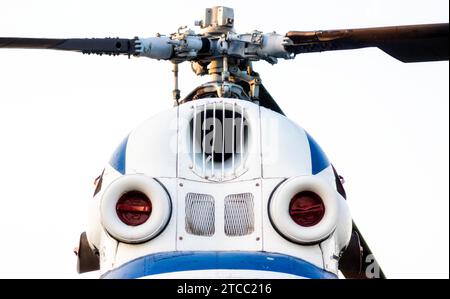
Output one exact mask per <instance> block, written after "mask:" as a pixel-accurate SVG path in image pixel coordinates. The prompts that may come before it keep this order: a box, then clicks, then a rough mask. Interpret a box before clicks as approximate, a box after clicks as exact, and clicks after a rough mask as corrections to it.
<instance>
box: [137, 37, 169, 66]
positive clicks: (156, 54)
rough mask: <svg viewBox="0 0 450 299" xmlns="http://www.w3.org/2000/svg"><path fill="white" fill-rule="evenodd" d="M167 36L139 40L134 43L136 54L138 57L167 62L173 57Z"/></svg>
mask: <svg viewBox="0 0 450 299" xmlns="http://www.w3.org/2000/svg"><path fill="white" fill-rule="evenodd" d="M170 41H171V40H170V38H168V37H167V36H160V37H150V38H139V39H138V40H137V41H136V45H135V47H136V52H137V53H138V55H139V56H145V57H149V58H153V59H158V60H159V59H164V60H168V59H170V58H171V57H172V55H173V46H172V45H171V44H170Z"/></svg>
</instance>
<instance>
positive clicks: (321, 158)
mask: <svg viewBox="0 0 450 299" xmlns="http://www.w3.org/2000/svg"><path fill="white" fill-rule="evenodd" d="M305 133H306V136H307V137H308V142H309V149H310V151H311V166H312V174H313V175H314V174H318V173H319V172H321V171H322V170H324V169H325V168H327V167H328V166H330V161H329V160H328V158H327V155H325V153H324V151H323V150H322V148H321V147H320V145H319V144H318V143H317V142H316V141H315V140H314V138H312V137H311V135H309V134H308V133H307V132H306V131H305Z"/></svg>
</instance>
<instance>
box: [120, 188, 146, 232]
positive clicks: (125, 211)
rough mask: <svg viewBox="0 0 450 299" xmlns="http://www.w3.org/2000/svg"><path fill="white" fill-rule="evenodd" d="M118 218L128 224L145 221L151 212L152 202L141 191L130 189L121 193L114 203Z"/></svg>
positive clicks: (135, 224)
mask: <svg viewBox="0 0 450 299" xmlns="http://www.w3.org/2000/svg"><path fill="white" fill-rule="evenodd" d="M116 212H117V215H118V216H119V219H120V220H121V221H122V222H123V223H125V224H126V225H129V226H138V225H141V224H143V223H145V222H146V221H147V220H148V218H149V217H150V214H151V213H152V203H151V201H150V199H149V198H148V197H147V196H146V195H145V194H144V193H142V192H139V191H130V192H127V193H125V194H123V195H122V196H121V197H120V198H119V200H118V201H117V204H116Z"/></svg>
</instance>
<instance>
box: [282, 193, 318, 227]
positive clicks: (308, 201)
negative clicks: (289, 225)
mask: <svg viewBox="0 0 450 299" xmlns="http://www.w3.org/2000/svg"><path fill="white" fill-rule="evenodd" d="M289 215H290V216H291V218H292V220H294V222H295V223H297V224H298V225H300V226H304V227H311V226H314V225H316V224H317V223H319V222H320V220H322V218H323V216H324V215H325V205H324V204H323V201H322V199H321V198H320V196H319V195H317V194H316V193H314V192H310V191H304V192H300V193H297V194H296V195H295V196H294V197H293V198H292V200H291V203H290V204H289Z"/></svg>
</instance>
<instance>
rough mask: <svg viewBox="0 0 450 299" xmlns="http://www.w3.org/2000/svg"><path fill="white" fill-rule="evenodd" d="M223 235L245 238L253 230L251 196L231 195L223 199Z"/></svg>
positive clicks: (247, 194)
mask: <svg viewBox="0 0 450 299" xmlns="http://www.w3.org/2000/svg"><path fill="white" fill-rule="evenodd" d="M224 214H225V234H226V235H227V236H230V237H235V236H245V235H249V234H251V233H253V231H254V230H255V216H254V203H253V195H252V194H251V193H244V194H233V195H229V196H227V197H226V198H225V213H224Z"/></svg>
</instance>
